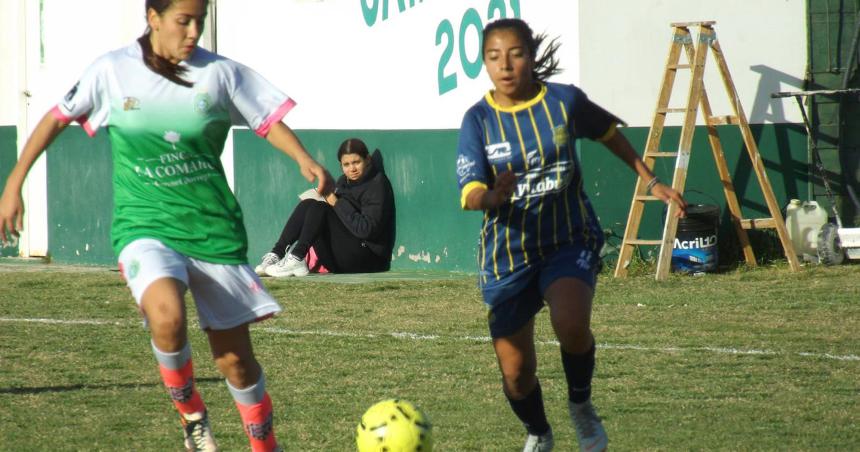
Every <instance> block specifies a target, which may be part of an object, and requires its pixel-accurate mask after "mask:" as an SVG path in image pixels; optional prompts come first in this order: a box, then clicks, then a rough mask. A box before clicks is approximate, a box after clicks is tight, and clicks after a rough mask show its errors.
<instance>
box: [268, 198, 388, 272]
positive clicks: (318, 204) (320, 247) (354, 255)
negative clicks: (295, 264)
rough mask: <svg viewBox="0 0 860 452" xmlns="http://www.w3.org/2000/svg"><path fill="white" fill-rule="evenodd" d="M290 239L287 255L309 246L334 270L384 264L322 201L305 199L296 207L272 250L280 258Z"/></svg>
mask: <svg viewBox="0 0 860 452" xmlns="http://www.w3.org/2000/svg"><path fill="white" fill-rule="evenodd" d="M294 242H295V246H294V247H293V249H291V250H290V254H292V255H293V256H296V257H299V258H303V257H305V256H306V255H307V254H308V249H309V248H310V247H311V246H313V247H314V251H316V254H317V258H319V261H320V263H322V265H324V266H325V267H326V268H327V269H328V270H329V271H331V272H334V273H370V272H378V271H384V270H385V264H386V263H387V262H386V260H385V259H383V258H380V257H379V256H377V255H376V254H374V253H373V251H371V250H370V248H368V247H367V245H365V244H364V241H363V240H361V239H359V238H357V237H356V236H354V235H352V233H350V232H349V230H348V229H347V228H346V226H344V225H343V222H341V221H340V218H338V216H337V213H335V211H334V209H333V208H332V206H330V205H329V204H328V203H326V202H322V201H316V200H313V199H305V200H303V201H301V202H300V203H299V205H297V206H296V208H295V210H293V213H292V215H290V218H289V220H287V224H286V225H284V230H283V231H282V232H281V237H280V238H279V239H278V242H277V243H275V246H274V247H272V252H273V253H275V254H277V255H278V257H281V258H283V257H284V255H285V254H286V249H287V247H288V246H290V245H291V244H293V243H294Z"/></svg>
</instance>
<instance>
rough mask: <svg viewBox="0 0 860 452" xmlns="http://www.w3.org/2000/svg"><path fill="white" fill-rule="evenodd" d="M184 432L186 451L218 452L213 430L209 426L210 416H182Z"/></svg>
mask: <svg viewBox="0 0 860 452" xmlns="http://www.w3.org/2000/svg"><path fill="white" fill-rule="evenodd" d="M180 420H181V421H182V431H183V433H184V434H185V450H187V451H189V452H197V451H200V452H218V445H217V444H215V437H214V436H212V428H211V427H210V426H209V416H208V415H207V413H206V412H205V411H204V412H202V413H191V414H182V415H180Z"/></svg>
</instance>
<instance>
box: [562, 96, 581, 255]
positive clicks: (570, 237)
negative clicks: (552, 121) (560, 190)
mask: <svg viewBox="0 0 860 452" xmlns="http://www.w3.org/2000/svg"><path fill="white" fill-rule="evenodd" d="M558 106H559V108H561V116H562V117H563V118H564V122H565V124H567V109H566V108H564V102H561V101H559V103H558ZM572 141H573V140H568V141H567V157H568V159H569V161H570V162H571V163H572V162H574V158H575V156H574V155H573V147H572V146H571V144H572V143H571V142H572ZM574 171H575V170H574ZM580 179H582V177H580ZM568 193H570V190H565V191H564V210H565V212H564V218H565V219H566V220H567V239H568V240H569V241H571V242H572V241H573V224H571V223H570V216H571V215H570V199H569V198H568V195H567V194H568Z"/></svg>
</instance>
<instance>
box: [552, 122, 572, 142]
mask: <svg viewBox="0 0 860 452" xmlns="http://www.w3.org/2000/svg"><path fill="white" fill-rule="evenodd" d="M568 141H570V134H568V133H567V128H566V127H565V126H563V125H561V126H556V127H555V129H553V131H552V142H553V144H555V145H556V146H558V147H561V146H564V145H566V144H567V142H568Z"/></svg>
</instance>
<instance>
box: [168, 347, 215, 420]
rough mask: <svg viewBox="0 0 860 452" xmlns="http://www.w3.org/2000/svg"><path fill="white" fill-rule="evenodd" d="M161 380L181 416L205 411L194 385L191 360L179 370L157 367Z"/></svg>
mask: <svg viewBox="0 0 860 452" xmlns="http://www.w3.org/2000/svg"><path fill="white" fill-rule="evenodd" d="M158 370H159V371H160V372H161V379H162V381H164V386H166V387H167V392H168V393H169V394H170V398H171V400H173V404H174V405H176V409H177V410H179V412H180V413H182V414H191V413H200V412H203V411H206V405H204V404H203V399H202V398H201V397H200V393H198V392H197V388H196V387H195V385H194V367H193V366H192V365H191V360H190V359H189V360H188V362H186V363H185V365H184V366H182V368H180V369H170V368H168V367H166V366H164V365H163V364H159V365H158Z"/></svg>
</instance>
